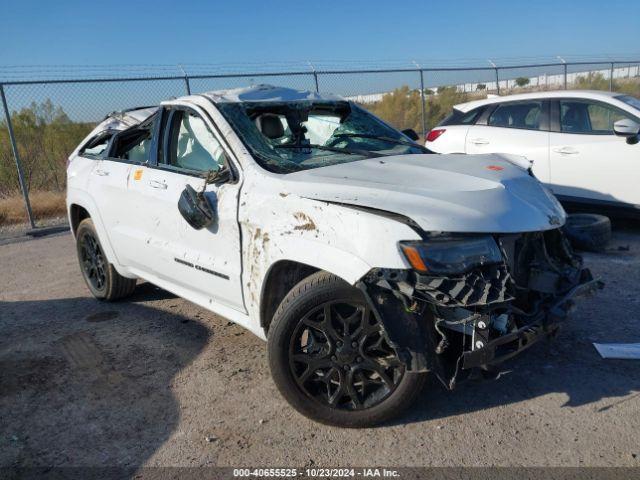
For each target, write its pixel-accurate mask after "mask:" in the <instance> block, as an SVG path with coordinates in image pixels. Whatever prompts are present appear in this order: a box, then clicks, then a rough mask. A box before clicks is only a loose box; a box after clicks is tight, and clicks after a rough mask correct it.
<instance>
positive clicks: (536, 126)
mask: <svg viewBox="0 0 640 480" xmlns="http://www.w3.org/2000/svg"><path fill="white" fill-rule="evenodd" d="M541 120H542V102H539V101H532V102H518V103H504V104H502V105H498V107H497V108H496V109H495V110H494V111H493V113H492V114H491V115H490V116H489V120H488V122H487V125H489V126H492V127H506V128H524V129H527V130H540V129H541V128H540V122H541Z"/></svg>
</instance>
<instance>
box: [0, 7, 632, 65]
mask: <svg viewBox="0 0 640 480" xmlns="http://www.w3.org/2000/svg"><path fill="white" fill-rule="evenodd" d="M636 53H640V10H639V9H638V3H637V0H629V1H621V0H620V1H616V0H614V1H612V0H608V1H603V0H598V1H595V0H580V1H561V0H555V1H547V0H542V1H532V0H529V1H526V2H521V1H517V0H510V1H495V2H493V1H489V0H474V1H466V0H454V1H446V0H440V1H424V2H420V1H416V0H414V1H405V2H402V1H397V0H396V1H376V0H369V1H360V0H358V1H346V0H343V1H332V0H323V1H319V0H318V1H310V0H307V1H304V0H298V1H276V0H274V1H269V0H257V1H256V0H232V1H224V2H222V1H208V2H205V1H192V2H190V1H182V2H177V1H168V0H155V1H135V0H128V1H115V0H113V1H108V2H104V1H102V2H98V1H87V0H84V1H76V0H70V1H64V0H59V1H41V2H36V1H30V0H19V1H17V0H16V1H13V0H11V1H10V0H0V66H4V67H6V66H8V65H60V64H72V65H89V64H91V65H94V64H103V65H115V64H178V63H182V64H195V63H206V64H221V63H234V64H260V63H261V62H267V63H273V62H294V61H295V62H301V61H307V60H310V61H325V62H329V63H330V62H340V61H345V60H359V61H367V62H376V61H383V60H387V61H388V60H394V61H404V60H406V61H410V60H419V61H420V62H424V61H434V62H435V63H440V64H444V63H445V62H451V61H452V59H453V60H463V59H478V60H483V59H487V58H498V59H506V58H515V57H517V58H522V57H538V58H540V57H547V58H550V59H553V58H555V56H556V55H566V56H569V57H571V56H601V55H603V54H613V55H625V56H627V57H628V56H629V55H633V54H636ZM438 61H439V62H438ZM467 63H468V62H467Z"/></svg>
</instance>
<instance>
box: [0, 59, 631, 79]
mask: <svg viewBox="0 0 640 480" xmlns="http://www.w3.org/2000/svg"><path fill="white" fill-rule="evenodd" d="M559 57H561V58H562V59H563V60H564V61H566V62H567V63H571V62H589V63H594V64H597V63H608V62H612V61H615V62H616V63H621V62H624V61H626V60H629V61H637V59H638V58H640V53H637V54H633V55H632V54H627V55H618V54H598V55H586V54H585V55H579V54H574V55H555V56H543V55H539V56H518V57H493V56H488V58H490V59H491V60H490V61H489V60H488V59H478V58H447V59H434V58H431V59H426V58H423V59H421V58H413V59H410V60H399V59H377V60H363V59H358V60H355V59H352V60H348V59H334V60H297V61H293V60H292V61H268V62H251V61H246V62H220V63H181V64H175V65H174V64H163V63H145V64H108V65H107V64H83V65H63V64H55V65H0V82H3V81H4V82H8V81H23V80H24V81H30V80H42V79H47V80H55V79H71V78H87V79H91V78H117V77H120V76H130V77H141V78H142V77H149V76H152V77H157V76H183V75H185V74H186V75H189V76H192V75H224V74H238V75H243V74H254V73H255V74H259V73H279V72H283V71H308V70H309V71H310V70H311V67H310V65H312V66H313V69H315V70H332V69H341V70H347V69H348V70H359V69H391V68H403V69H407V68H416V67H415V65H416V64H419V65H420V66H421V67H423V68H428V69H438V68H482V67H490V66H491V65H492V64H495V65H496V66H497V67H498V68H508V67H518V66H519V65H524V64H526V65H530V64H535V63H545V64H546V63H560V61H559V59H558V58H559Z"/></svg>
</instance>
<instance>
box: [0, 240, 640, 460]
mask: <svg viewBox="0 0 640 480" xmlns="http://www.w3.org/2000/svg"><path fill="white" fill-rule="evenodd" d="M627 246H628V247H629V249H628V250H627V248H626V247H627ZM585 257H586V262H587V264H588V265H589V266H590V267H591V268H592V270H593V271H594V273H595V274H596V275H597V276H600V277H601V278H603V279H604V280H605V281H606V282H607V287H606V289H605V290H604V291H602V292H600V293H599V294H598V295H597V296H596V297H593V298H590V299H586V300H583V301H581V302H580V305H579V309H578V311H577V312H576V313H575V314H574V316H573V319H572V321H571V322H570V323H569V324H567V325H566V326H565V328H564V329H563V330H562V331H561V333H560V335H559V336H558V337H557V339H556V340H555V341H553V342H551V343H542V344H538V345H536V346H534V347H533V348H532V349H531V350H529V351H528V352H526V353H525V354H523V355H522V356H520V357H519V358H517V359H515V360H513V361H512V362H510V363H509V364H508V365H507V366H508V370H509V372H507V373H506V374H504V375H502V376H501V377H500V378H499V379H498V380H495V381H484V382H480V383H467V384H464V385H462V386H461V387H460V388H459V389H458V390H456V391H455V392H445V391H444V390H443V389H442V388H441V387H440V386H439V385H438V384H436V383H435V382H433V381H432V382H431V383H429V385H428V386H427V388H426V389H425V391H424V393H423V395H422V398H421V399H420V400H419V401H418V403H417V404H416V405H415V406H414V408H413V409H412V410H411V411H410V412H408V413H407V414H405V415H404V416H403V417H401V418H400V419H398V420H397V421H395V422H394V423H393V424H389V425H386V426H383V427H379V428H375V429H368V430H344V429H339V428H331V427H325V426H321V425H318V424H316V423H313V422H311V421H309V420H307V419H305V418H303V417H301V416H300V415H299V414H297V413H296V412H295V411H293V410H292V409H291V408H290V407H289V406H288V405H287V404H286V403H285V402H284V400H283V399H282V398H281V397H280V395H279V394H278V392H277V390H276V388H275V386H274V384H273V382H272V381H271V379H270V375H269V371H268V368H267V359H266V349H265V344H264V343H263V342H262V341H260V340H259V339H257V338H256V337H254V336H253V335H252V334H250V333H248V332H245V331H244V330H242V329H241V328H240V327H237V326H235V325H233V324H230V323H229V322H227V321H226V320H225V319H223V318H219V317H216V316H215V315H213V314H211V313H209V312H207V311H205V310H203V309H201V308H199V307H196V306H194V305H192V304H190V303H189V302H187V301H185V300H182V299H180V298H176V297H174V296H173V295H171V294H169V293H167V292H165V291H162V290H159V289H157V288H155V287H153V286H152V285H149V284H140V285H139V286H138V289H137V291H136V293H135V296H134V297H133V298H132V299H130V300H128V301H126V302H119V303H112V304H107V303H100V302H98V301H96V300H94V299H93V298H90V297H89V292H88V290H87V288H86V287H85V285H84V283H83V281H82V278H81V276H80V273H79V269H78V265H77V262H76V258H75V251H74V245H73V242H72V238H71V236H70V235H69V234H62V235H57V236H50V237H46V238H42V239H36V240H30V241H25V242H20V243H10V244H5V245H2V246H0V466H5V467H10V466H49V467H50V466H63V465H64V466H127V467H133V468H136V467H140V466H205V465H208V466H213V465H217V466H254V467H267V466H292V467H300V468H301V467H304V466H310V465H313V466H326V467H344V466H361V467H362V466H376V465H386V466H453V465H455V466H462V465H468V466H481V465H482V466H493V465H498V466H540V465H545V466H547V465H549V466H611V465H617V466H636V467H637V466H640V408H639V407H640V396H639V393H638V392H639V391H640V361H632V360H628V361H620V360H603V359H601V358H600V356H599V355H598V354H597V352H596V350H595V349H594V347H593V345H592V342H594V341H597V342H640V328H639V326H640V313H638V312H640V308H639V307H640V297H639V296H638V286H639V285H640V229H636V230H631V231H630V230H626V231H622V232H617V233H616V234H615V241H614V242H613V244H612V245H611V248H610V249H609V251H608V252H607V253H604V254H588V255H586V256H585Z"/></svg>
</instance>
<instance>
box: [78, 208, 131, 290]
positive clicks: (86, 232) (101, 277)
mask: <svg viewBox="0 0 640 480" xmlns="http://www.w3.org/2000/svg"><path fill="white" fill-rule="evenodd" d="M76 250H77V252H78V261H79V262H80V271H81V272H82V277H83V278H84V281H85V283H86V284H87V287H89V291H91V294H92V295H93V296H94V297H96V298H97V299H98V300H106V301H113V300H118V299H120V298H124V297H128V296H129V295H131V294H132V293H133V291H134V290H135V288H136V279H135V278H133V279H131V278H126V277H123V276H122V275H120V274H119V273H118V272H117V271H116V269H115V268H114V266H113V265H112V264H111V263H109V261H108V260H107V257H106V256H105V254H104V250H103V249H102V244H101V243H100V239H99V238H98V233H97V232H96V229H95V226H94V225H93V221H92V220H91V219H90V218H85V219H84V220H82V222H80V225H78V229H77V230H76Z"/></svg>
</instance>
